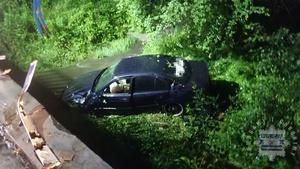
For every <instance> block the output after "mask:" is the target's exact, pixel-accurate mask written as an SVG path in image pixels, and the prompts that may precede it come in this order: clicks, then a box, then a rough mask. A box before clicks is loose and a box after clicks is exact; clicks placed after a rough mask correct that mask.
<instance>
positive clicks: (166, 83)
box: [155, 78, 172, 91]
mask: <svg viewBox="0 0 300 169" xmlns="http://www.w3.org/2000/svg"><path fill="white" fill-rule="evenodd" d="M171 84H172V81H171V80H167V79H165V80H161V79H159V78H156V81H155V90H156V91H160V90H169V89H170V88H171Z"/></svg>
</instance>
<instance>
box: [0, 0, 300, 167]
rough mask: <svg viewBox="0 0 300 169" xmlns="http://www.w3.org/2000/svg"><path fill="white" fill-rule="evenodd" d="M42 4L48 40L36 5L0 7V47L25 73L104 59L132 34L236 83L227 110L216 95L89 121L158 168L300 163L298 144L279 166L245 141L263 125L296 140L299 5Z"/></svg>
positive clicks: (249, 1)
mask: <svg viewBox="0 0 300 169" xmlns="http://www.w3.org/2000/svg"><path fill="white" fill-rule="evenodd" d="M42 6H43V9H42V10H43V14H44V19H45V20H46V23H47V25H48V27H49V30H50V31H51V36H50V37H43V38H40V37H39V35H38V33H37V31H36V28H35V25H34V21H33V16H32V11H31V2H30V1H15V0H13V1H12V0H11V1H3V3H1V4H0V11H1V12H0V41H1V42H0V47H1V51H2V52H5V53H6V55H8V56H9V57H10V59H11V60H12V61H14V62H15V63H17V64H18V65H20V66H21V67H25V66H26V67H27V65H28V63H29V62H31V61H32V60H33V59H37V58H39V61H40V65H42V66H43V67H44V69H49V68H55V67H61V66H66V65H69V64H71V63H73V62H75V61H77V60H81V59H84V58H86V57H88V56H97V57H103V56H105V55H106V54H103V52H102V51H104V50H105V46H107V44H108V43H110V41H112V40H115V39H119V38H123V37H124V36H125V34H126V32H127V31H129V30H130V31H135V32H146V33H149V41H148V43H147V44H146V45H145V47H144V53H164V54H170V55H174V56H180V57H184V58H187V59H205V60H206V61H207V62H208V64H209V68H210V75H211V78H212V80H213V81H215V82H216V83H218V81H228V82H235V83H237V84H238V85H239V88H238V89H237V94H236V95H234V97H233V98H232V101H231V106H230V107H229V108H228V109H227V110H226V111H225V112H221V110H220V108H219V107H218V106H219V104H218V103H217V100H218V98H219V96H218V95H214V96H207V95H203V94H202V93H197V94H196V95H195V99H194V102H195V105H196V108H195V109H194V108H192V107H188V109H187V113H186V114H184V115H183V116H182V117H173V116H168V115H166V114H163V113H157V114H140V115H130V116H116V117H102V118H93V117H91V121H93V122H94V123H95V124H97V125H98V126H99V127H100V128H105V129H106V130H107V131H109V132H110V133H112V134H113V135H115V136H116V137H117V138H119V139H120V143H121V142H122V141H124V140H122V136H124V135H126V136H128V137H130V138H132V139H134V140H136V142H137V143H138V145H139V146H140V147H141V151H142V152H143V153H144V154H146V155H148V156H149V163H150V164H151V166H153V168H229V167H230V168H282V169H283V168H293V167H294V168H299V167H300V164H299V161H300V158H299V149H300V147H299V144H297V145H295V146H296V147H297V148H298V151H296V150H293V147H292V145H289V146H288V147H287V148H286V155H285V157H276V158H275V160H274V161H269V160H268V157H267V156H258V148H257V146H255V145H254V143H253V145H251V146H250V148H251V149H250V150H251V151H249V149H248V148H249V146H248V145H246V143H247V141H248V136H250V137H251V138H252V140H255V139H257V138H258V131H259V130H258V129H267V128H268V127H269V126H270V124H274V125H275V127H277V128H279V129H285V130H286V133H287V137H286V139H287V140H289V141H291V142H292V141H293V140H292V136H291V135H292V131H295V133H294V136H296V137H297V138H299V139H300V133H299V131H300V95H299V94H298V93H299V91H300V74H299V72H300V57H299V56H300V48H299V47H300V33H299V30H300V28H299V26H298V25H299V18H296V17H297V16H299V15H296V14H297V13H298V11H300V10H299V8H300V2H299V1H293V2H291V1H270V0H268V1H263V2H262V1H258V0H244V1H239V0H220V1H209V0H191V1H182V0H167V1H162V0H153V1H145V0H141V1H138V0H133V1H132V0H116V1H106V0H102V1H93V0H81V1H76V2H73V1H70V0H63V1H48V0H44V1H42ZM289 21H290V22H289ZM127 42H128V44H130V43H132V41H131V40H129V41H127ZM127 42H126V43H127ZM112 46H113V45H112ZM117 46H118V45H117ZM101 49H102V50H101ZM99 51H101V52H99ZM216 90H217V89H216ZM220 94H222V91H221V92H220ZM222 113H223V114H224V119H223V120H222V121H219V120H218V118H216V116H218V115H219V114H222ZM212 114H216V115H215V116H213V115H212ZM223 114H222V116H223ZM281 119H282V120H283V121H284V122H287V123H288V125H289V127H291V128H292V130H289V129H287V128H284V126H282V125H280V123H279V121H280V120H281ZM262 121H264V124H263V125H260V126H259V127H257V124H258V123H257V122H262ZM253 127H257V128H256V130H255V131H254V133H249V130H252V129H253ZM299 139H298V140H299ZM125 143H126V144H127V145H128V146H130V142H125ZM122 144H123V143H122ZM290 153H294V154H295V155H294V156H293V155H291V154H290ZM251 154H254V156H253V155H252V156H251Z"/></svg>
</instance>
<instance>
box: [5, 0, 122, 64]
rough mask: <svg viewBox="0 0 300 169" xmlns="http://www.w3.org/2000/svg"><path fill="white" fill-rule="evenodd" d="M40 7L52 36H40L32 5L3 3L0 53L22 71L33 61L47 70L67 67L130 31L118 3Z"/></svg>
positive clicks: (89, 0)
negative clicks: (36, 60) (4, 54)
mask: <svg viewBox="0 0 300 169" xmlns="http://www.w3.org/2000/svg"><path fill="white" fill-rule="evenodd" d="M41 5H42V11H43V15H44V19H45V22H46V24H47V26H48V28H49V30H50V33H51V35H50V37H47V36H45V37H43V38H40V37H39V35H38V33H37V31H36V26H35V23H34V19H33V14H32V2H30V1H28V2H27V1H16V0H13V1H7V2H5V1H3V2H2V3H1V4H0V9H1V12H0V30H1V33H0V34H1V35H0V37H1V51H2V52H4V53H6V55H7V56H8V57H9V59H10V60H12V61H14V62H15V63H17V64H18V65H19V66H20V67H21V68H23V69H26V68H27V65H28V64H29V63H30V62H31V61H32V60H34V59H38V60H39V61H40V63H41V64H43V65H42V69H44V70H45V69H49V68H54V67H63V66H68V65H70V64H72V63H74V62H76V61H78V60H81V59H84V58H86V57H87V56H88V54H89V53H91V50H94V49H98V48H101V47H102V45H103V44H106V43H109V42H110V41H112V40H115V39H118V38H123V37H124V36H125V33H126V32H127V29H126V28H125V27H124V23H125V22H124V14H123V13H122V12H120V11H118V9H117V6H116V5H117V1H108V0H102V1H93V0H82V1H76V2H73V1H70V0H64V1H47V0H45V1H42V4H41Z"/></svg>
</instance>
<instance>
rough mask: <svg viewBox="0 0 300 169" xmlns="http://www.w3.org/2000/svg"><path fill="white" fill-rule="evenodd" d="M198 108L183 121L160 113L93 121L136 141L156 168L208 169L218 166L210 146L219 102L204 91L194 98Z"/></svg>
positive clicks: (216, 126) (95, 119) (216, 122)
mask: <svg viewBox="0 0 300 169" xmlns="http://www.w3.org/2000/svg"><path fill="white" fill-rule="evenodd" d="M195 105H196V108H195V109H194V108H193V109H192V108H190V109H188V112H187V114H186V115H184V116H183V117H175V116H168V115H167V114H161V113H157V114H140V115H129V116H109V117H107V116H104V117H102V118H93V117H91V120H92V121H94V122H95V123H97V124H98V125H99V126H100V127H103V128H106V129H107V130H108V131H109V132H110V133H113V134H114V135H116V136H119V137H122V136H124V135H126V136H127V137H130V138H133V139H134V140H136V141H137V142H138V144H139V146H140V147H141V148H142V152H143V153H145V154H146V155H149V158H150V159H149V161H150V163H151V164H152V166H154V168H202V167H204V168H206V167H208V166H211V165H217V163H218V161H217V159H214V160H213V159H212V158H213V157H215V156H214V155H213V154H211V151H213V150H212V148H211V147H210V146H211V143H212V142H213V140H214V133H215V132H216V131H217V130H218V123H219V122H218V121H217V120H216V119H215V118H213V114H218V113H219V109H218V106H217V104H216V98H214V97H208V96H205V95H204V94H203V93H202V92H201V91H197V92H196V94H195ZM211 112H214V113H211ZM120 139H122V138H120ZM128 144H130V143H128ZM199 152H201V153H199Z"/></svg>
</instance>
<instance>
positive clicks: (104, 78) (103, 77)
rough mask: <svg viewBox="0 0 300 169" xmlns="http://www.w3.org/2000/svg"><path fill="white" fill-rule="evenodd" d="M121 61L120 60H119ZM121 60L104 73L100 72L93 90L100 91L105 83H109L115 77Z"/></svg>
mask: <svg viewBox="0 0 300 169" xmlns="http://www.w3.org/2000/svg"><path fill="white" fill-rule="evenodd" d="M119 62H120V61H119ZM119 62H117V63H115V64H113V65H112V66H110V67H109V68H107V69H106V70H105V71H104V72H103V73H102V74H100V75H99V76H98V77H97V78H96V80H95V83H94V89H93V91H94V92H95V91H98V90H99V89H101V88H102V87H103V85H105V84H107V83H108V82H109V81H110V80H111V79H112V78H113V77H114V71H115V69H116V67H117V65H118V64H119Z"/></svg>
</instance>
